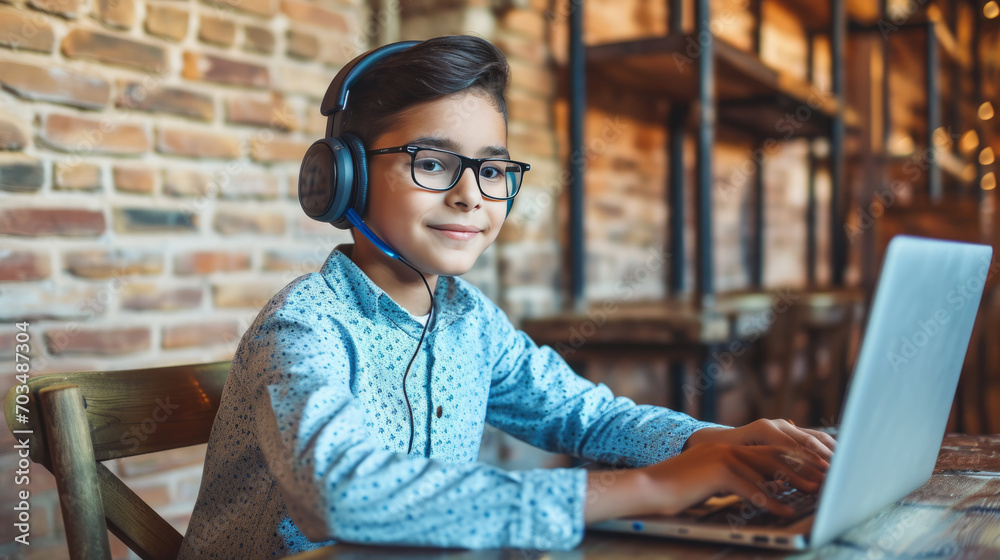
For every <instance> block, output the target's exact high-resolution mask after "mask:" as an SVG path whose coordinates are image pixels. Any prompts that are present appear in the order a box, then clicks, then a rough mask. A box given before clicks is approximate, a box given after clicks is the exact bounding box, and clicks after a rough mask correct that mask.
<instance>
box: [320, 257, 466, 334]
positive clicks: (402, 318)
mask: <svg viewBox="0 0 1000 560" xmlns="http://www.w3.org/2000/svg"><path fill="white" fill-rule="evenodd" d="M353 249H354V244H353V243H344V244H341V245H337V246H336V247H335V248H334V249H333V251H332V252H331V253H330V256H329V257H327V259H326V263H324V265H323V268H322V270H321V271H320V274H321V275H322V276H323V279H324V280H326V283H327V285H328V286H330V289H331V290H333V292H334V294H335V295H336V296H337V298H338V299H341V300H342V301H347V302H350V303H351V304H352V305H354V306H356V307H357V308H358V309H360V310H361V312H362V314H363V315H364V316H365V317H368V318H370V319H372V320H378V319H379V318H384V319H386V320H388V321H391V322H392V323H394V324H396V325H397V326H398V327H399V328H400V329H402V330H403V331H405V332H406V333H408V334H410V335H411V336H413V337H414V338H419V337H420V332H421V331H422V330H423V325H421V324H420V323H419V322H418V321H417V320H416V319H414V318H413V317H412V316H411V315H410V314H409V313H408V312H407V311H406V309H403V307H402V306H401V305H399V304H398V303H396V301H395V300H394V299H392V298H391V297H389V294H387V293H385V290H383V289H382V288H380V287H379V286H378V285H377V284H375V282H372V280H371V278H369V277H368V275H367V274H365V273H364V271H362V270H361V269H360V268H358V265H356V264H354V261H352V260H351V258H350V254H351V251H352V250H353ZM462 295H463V294H462V287H461V286H460V284H459V283H458V282H457V280H456V279H455V278H453V277H451V276H438V282H437V287H435V289H434V307H435V310H434V314H435V317H431V324H430V325H428V327H427V328H428V330H429V331H436V330H441V329H443V328H445V327H447V326H448V325H450V324H451V323H453V322H455V321H456V320H458V319H459V318H461V317H463V316H465V315H466V314H467V313H468V312H469V311H470V310H471V308H472V298H469V297H462Z"/></svg>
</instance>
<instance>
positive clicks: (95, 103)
mask: <svg viewBox="0 0 1000 560" xmlns="http://www.w3.org/2000/svg"><path fill="white" fill-rule="evenodd" d="M0 83H2V84H3V85H4V87H5V88H7V89H9V90H10V91H12V92H14V93H15V94H17V95H18V96H20V97H23V98H24V99H30V100H32V101H51V102H53V103H61V104H63V105H71V106H73V107H81V108H83V109H101V108H103V107H104V106H105V105H106V104H107V102H108V96H109V95H110V92H111V86H110V85H108V82H106V81H104V80H102V79H100V78H96V77H92V76H85V75H83V74H78V73H76V72H70V71H68V70H63V69H62V68H41V67H38V66H31V65H29V64H21V63H18V62H12V61H9V60H3V61H0Z"/></svg>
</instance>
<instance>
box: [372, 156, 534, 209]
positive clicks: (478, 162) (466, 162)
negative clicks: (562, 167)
mask: <svg viewBox="0 0 1000 560" xmlns="http://www.w3.org/2000/svg"><path fill="white" fill-rule="evenodd" d="M420 150H430V151H432V152H441V153H443V154H449V155H453V156H455V157H457V158H458V160H459V161H460V162H461V164H462V168H461V169H459V170H458V173H457V174H456V175H455V180H454V181H452V182H451V184H450V185H448V186H447V187H445V188H443V189H433V188H430V187H425V186H424V185H421V184H420V182H419V181H417V174H416V171H415V170H414V166H415V165H416V163H417V152H418V151H420ZM380 154H410V178H411V179H413V183H414V184H415V185H417V186H418V187H420V188H421V189H424V190H427V191H433V192H445V191H449V190H451V189H452V188H454V187H455V185H457V184H458V181H459V179H461V178H462V174H463V173H465V170H466V169H472V170H473V171H474V172H475V175H476V186H477V187H479V193H480V194H481V195H483V198H488V199H490V200H510V199H512V198H514V197H515V196H517V193H519V192H521V184H522V183H524V174H525V173H526V172H527V171H530V170H531V164H528V163H524V162H523V161H514V160H512V159H504V158H496V157H487V158H470V157H466V156H463V155H462V154H456V153H455V152H450V151H448V150H442V149H441V148H431V147H429V146H415V145H412V144H407V145H406V146H396V147H394V148H382V149H379V150H366V151H365V155H369V156H377V155H380ZM489 161H500V162H504V163H513V164H514V165H519V166H520V167H521V177H520V180H519V181H518V183H517V188H516V189H515V190H514V194H512V195H510V196H506V197H496V196H492V195H488V194H486V191H484V190H483V185H482V184H480V182H479V172H480V171H481V170H482V168H483V164H484V163H486V162H489Z"/></svg>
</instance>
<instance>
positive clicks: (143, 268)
mask: <svg viewBox="0 0 1000 560" xmlns="http://www.w3.org/2000/svg"><path fill="white" fill-rule="evenodd" d="M64 258H65V263H66V264H65V268H66V270H67V271H68V272H69V273H70V274H72V275H74V276H80V277H83V278H94V279H103V278H117V277H120V276H134V275H137V274H146V275H148V274H159V273H161V272H163V255H161V254H159V253H153V252H141V251H136V250H128V249H117V250H113V251H72V252H69V253H66V255H65V257H64Z"/></svg>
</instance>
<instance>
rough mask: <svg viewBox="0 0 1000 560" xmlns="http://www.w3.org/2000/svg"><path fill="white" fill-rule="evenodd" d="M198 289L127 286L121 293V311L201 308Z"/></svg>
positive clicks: (200, 290) (145, 285)
mask: <svg viewBox="0 0 1000 560" xmlns="http://www.w3.org/2000/svg"><path fill="white" fill-rule="evenodd" d="M201 297H202V289H201V288H199V287H187V288H169V289H162V288H159V287H157V286H154V285H152V284H129V285H128V286H127V287H126V288H125V290H124V291H123V292H122V309H128V310H130V311H173V310H176V309H197V308H199V307H201Z"/></svg>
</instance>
